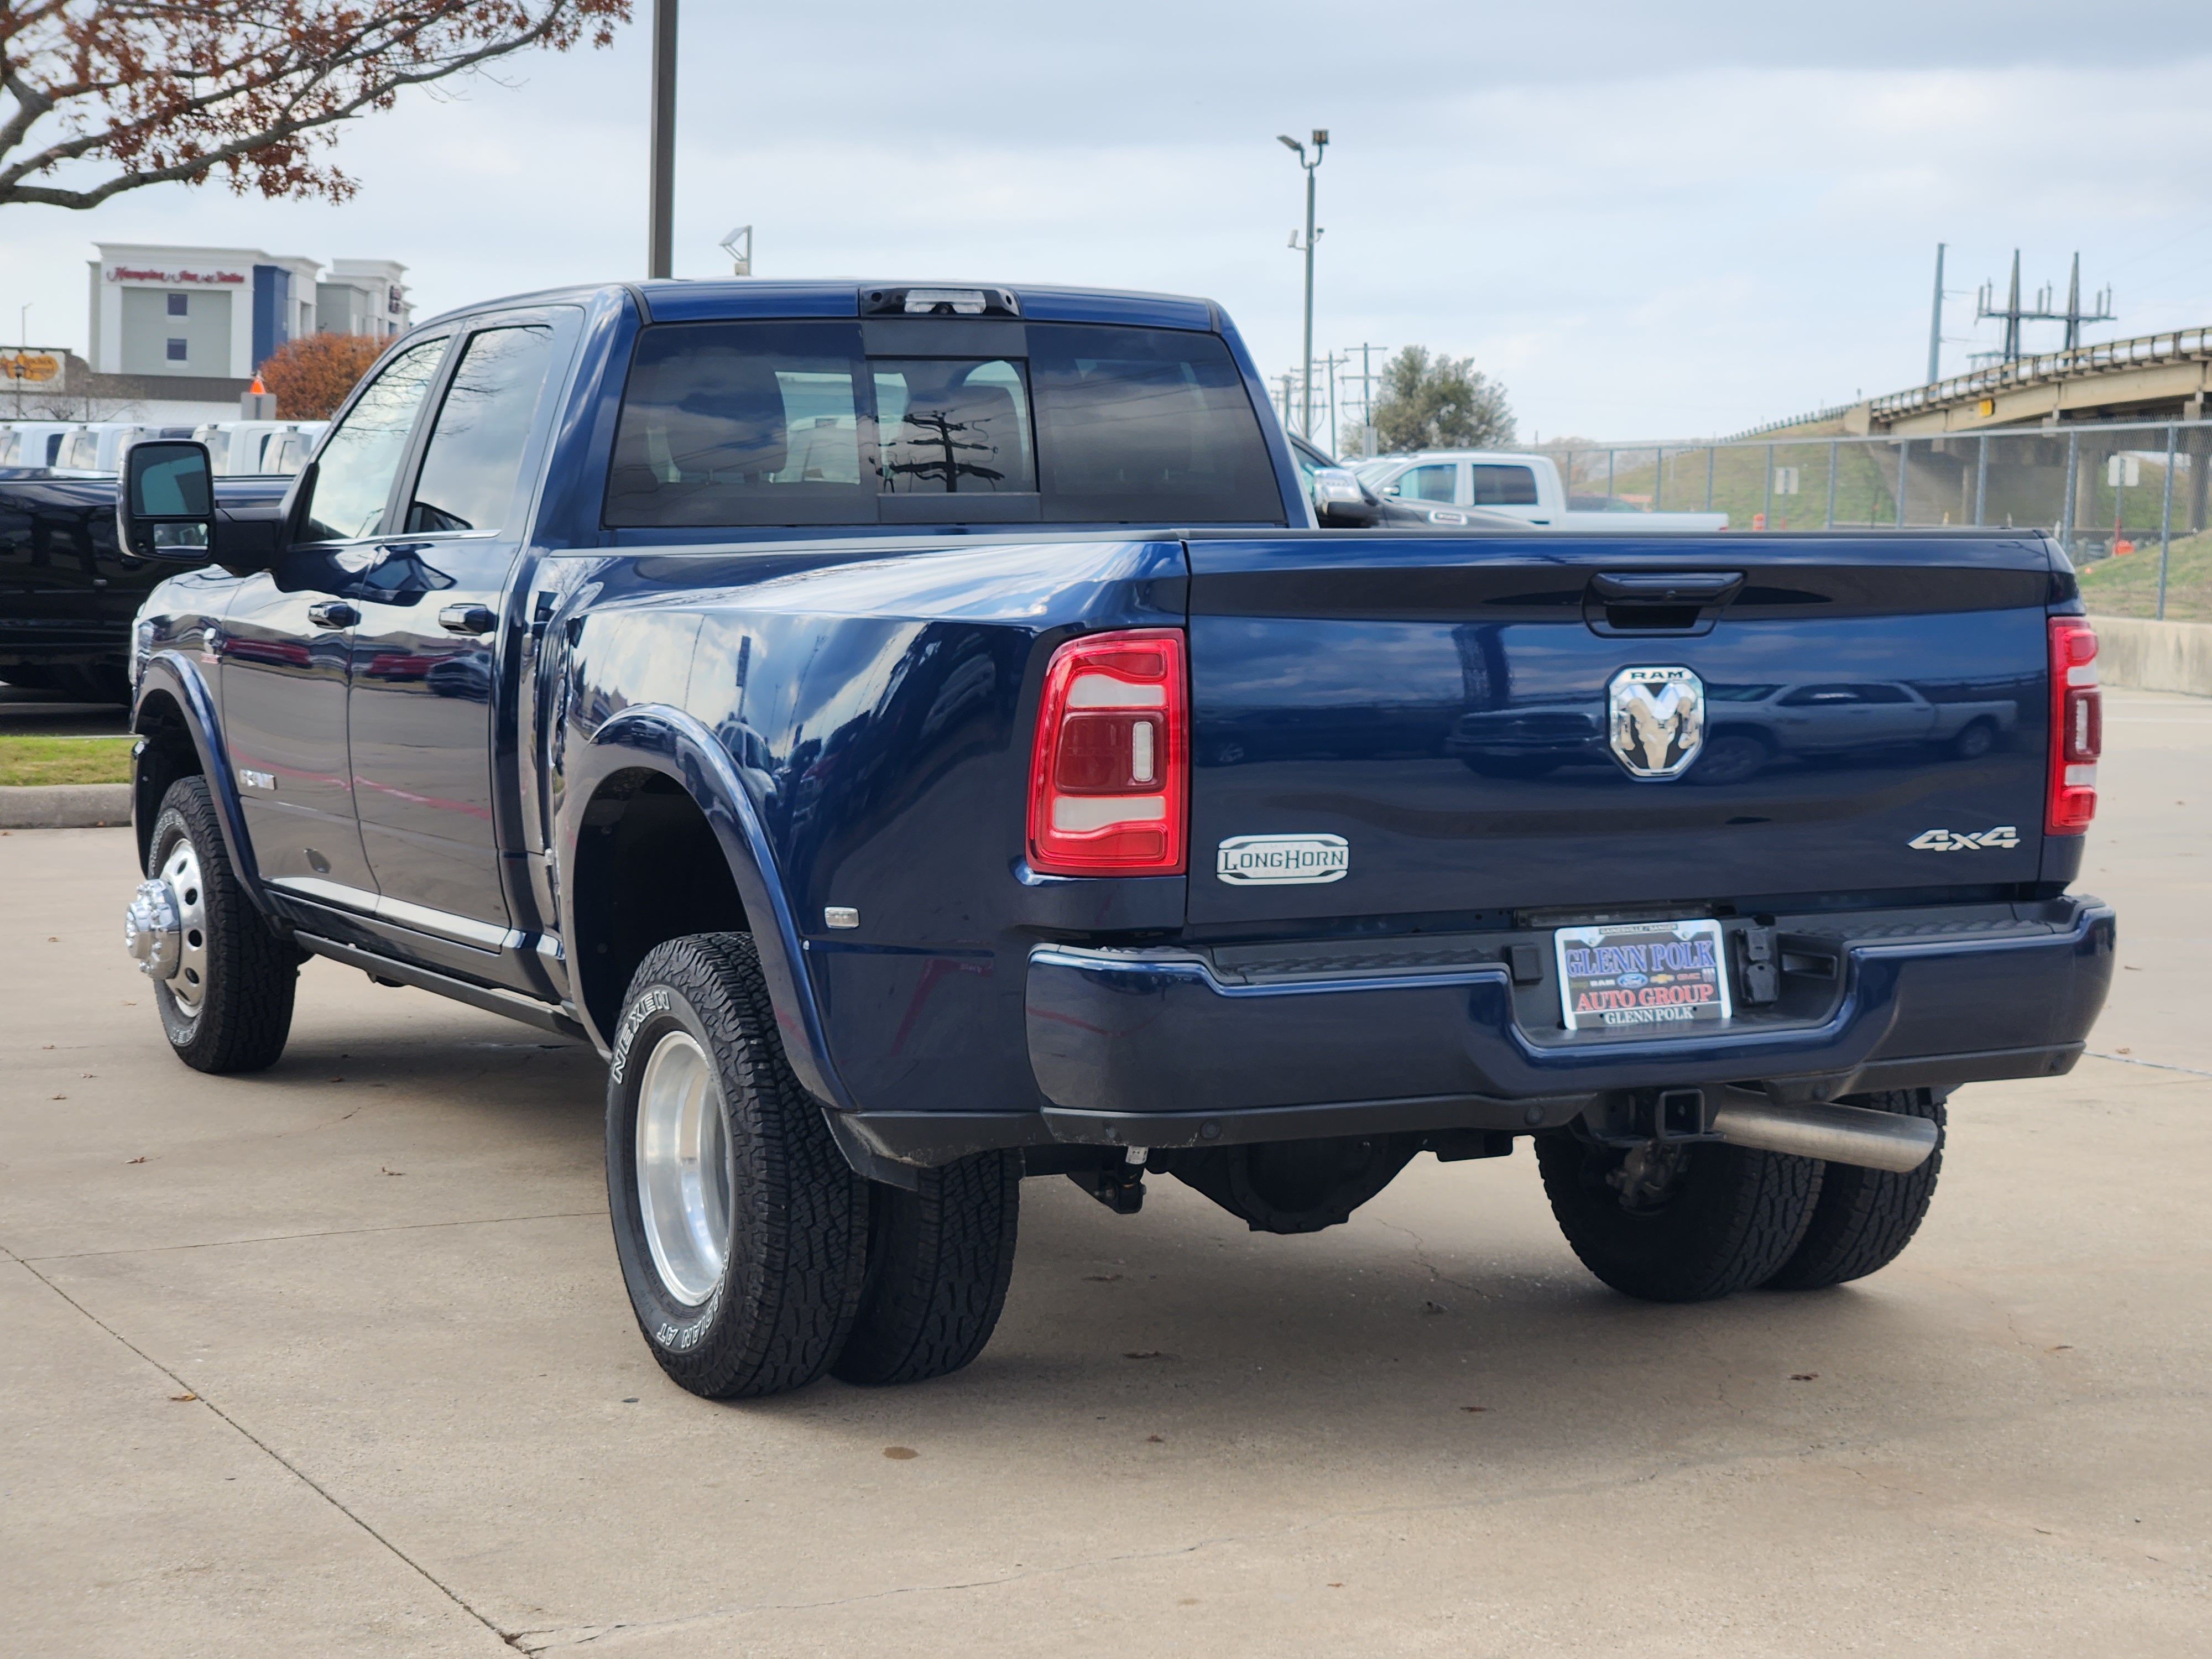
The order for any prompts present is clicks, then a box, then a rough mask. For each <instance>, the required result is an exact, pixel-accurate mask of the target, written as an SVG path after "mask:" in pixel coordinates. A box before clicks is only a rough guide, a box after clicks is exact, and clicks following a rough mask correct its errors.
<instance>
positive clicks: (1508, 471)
mask: <svg viewBox="0 0 2212 1659" xmlns="http://www.w3.org/2000/svg"><path fill="white" fill-rule="evenodd" d="M1474 504H1475V505H1476V506H1477V507H1534V506H1536V505H1537V501H1536V475H1535V474H1534V472H1533V471H1530V470H1529V469H1528V468H1527V467H1525V466H1492V465H1488V464H1486V463H1485V462H1480V461H1478V462H1476V463H1475V465H1474Z"/></svg>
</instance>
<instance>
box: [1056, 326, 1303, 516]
mask: <svg viewBox="0 0 2212 1659" xmlns="http://www.w3.org/2000/svg"><path fill="white" fill-rule="evenodd" d="M1029 342H1030V385H1031V386H1034V387H1035V388H1036V405H1037V465H1038V470H1039V472H1040V474H1041V475H1042V482H1043V486H1044V495H1045V501H1044V516H1045V517H1046V518H1047V519H1048V520H1059V521H1060V522H1063V523H1079V524H1080V523H1099V522H1103V523H1109V524H1111V523H1122V524H1127V523H1137V522H1145V521H1151V522H1155V523H1169V524H1176V523H1180V524H1218V523H1226V522H1235V521H1239V520H1243V521H1257V522H1260V523H1265V524H1280V523H1282V522H1283V501H1282V495H1281V493H1280V491H1279V489H1278V488H1277V486H1276V483H1275V472H1274V468H1273V466H1272V465H1270V464H1269V462H1268V459H1267V444H1266V442H1265V441H1264V440H1263V439H1262V438H1261V435H1260V422H1259V420H1258V418H1257V417H1256V416H1255V415H1254V414H1253V412H1252V400H1251V399H1250V398H1248V397H1247V396H1245V393H1244V385H1243V380H1242V379H1241V378H1239V376H1238V374H1237V365H1236V363H1235V362H1234V361H1233V360H1231V357H1230V356H1229V348H1228V346H1227V344H1226V343H1224V342H1223V341H1222V339H1221V338H1220V337H1218V335H1212V334H1186V333H1181V332H1176V331H1170V330H1167V329H1143V328H1073V327H1060V326H1057V325H1045V324H1032V325H1030V330H1029Z"/></svg>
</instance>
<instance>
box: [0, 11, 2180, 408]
mask: <svg viewBox="0 0 2212 1659" xmlns="http://www.w3.org/2000/svg"><path fill="white" fill-rule="evenodd" d="M637 4H638V7H639V24H638V25H636V26H633V27H632V28H630V29H629V31H628V32H626V33H625V35H624V37H623V40H622V42H621V44H620V45H619V46H617V47H616V48H615V49H614V50H612V51H611V52H590V51H588V50H580V51H578V52H575V53H574V54H572V55H570V56H568V57H567V58H525V59H518V60H514V61H513V62H512V63H511V64H509V65H508V67H507V70H506V71H505V72H504V73H503V75H502V77H501V79H502V81H503V82H504V84H501V83H495V82H489V81H483V82H476V83H473V84H471V85H468V86H466V87H465V88H462V89H460V90H459V92H458V93H457V94H454V95H450V96H446V97H440V98H433V97H429V96H417V97H415V98H413V99H411V100H410V101H408V102H407V103H406V104H404V106H402V107H401V108H400V109H399V110H398V111H396V112H392V113H391V114H387V115H382V116H378V117H374V118H369V119H367V120H364V121H362V122H360V123H358V124H356V125H354V126H353V127H351V128H349V130H347V131H346V132H345V133H344V135H343V138H342V140H341V147H340V150H339V156H340V161H341V164H342V165H343V166H344V167H346V168H347V169H348V170H349V172H351V173H353V174H354V175H355V176H356V178H357V179H358V180H359V181H360V184H361V193H360V195H359V196H358V197H356V200H355V201H354V202H353V203H351V204H349V205H348V206H346V207H344V208H342V209H340V208H331V207H326V206H320V205H301V204H271V203H267V202H263V201H261V200H259V199H258V198H255V199H252V200H246V199H241V198H239V197H233V196H231V195H229V194H228V193H227V192H226V191H223V190H222V189H221V188H220V187H211V188H208V189H203V190H197V191H193V190H189V189H185V188H183V187H179V186H167V187H164V188H162V189H160V190H154V191H139V192H134V193H131V194H128V195H125V196H123V197H118V198H115V199H113V200H112V201H110V202H109V203H107V204H106V205H104V206H102V207H100V209H98V210H94V211H93V212H90V213H66V212H63V211H59V210H48V209H42V208H22V207H9V208H0V332H3V333H5V334H6V335H7V336H8V337H10V338H12V337H14V335H15V330H16V325H17V307H20V306H21V305H22V304H23V303H25V302H26V301H28V302H31V304H32V306H33V309H32V311H31V312H30V313H29V334H30V337H31V338H32V340H33V342H34V343H51V344H61V345H69V346H71V347H73V348H75V349H82V348H83V345H84V342H85V336H86V317H85V307H86V301H85V288H86V283H85V264H84V261H85V260H86V259H88V258H90V257H91V252H92V249H91V244H92V242H93V241H94V240H114V241H153V242H179V243H195V244H209V245H228V246H241V245H242V246H258V247H264V248H267V249H269V250H270V251H271V252H280V253H300V254H305V255H307V257H309V258H319V259H325V260H327V259H330V258H344V257H352V258H397V259H400V260H403V261H404V262H405V263H406V264H408V265H409V266H410V281H411V282H412V283H413V284H414V289H415V294H416V298H417V300H418V301H420V303H421V306H422V307H423V308H422V309H419V310H418V312H417V314H418V315H428V313H429V312H430V311H432V310H435V309H437V308H440V307H446V306H448V305H455V304H460V303H465V302H467V301H475V300H477V299H482V298H485V297H488V296H491V295H497V294H500V293H503V292H510V291H516V290H521V289H532V288H539V287H544V286H546V285H549V284H552V283H566V282H570V281H590V280H596V279H605V278H615V277H623V276H635V275H637V274H639V273H640V272H641V270H642V269H643V263H644V223H645V209H644V189H643V180H644V173H645V112H646V104H647V54H646V45H647V34H646V30H645V28H644V27H642V25H643V22H644V20H645V18H646V16H647V13H648V12H649V6H650V0H637ZM682 73H683V88H682V93H681V96H680V99H679V146H680V149H679V156H678V201H677V239H676V244H677V252H676V270H677V274H678V276H709V275H713V274H715V273H716V272H717V271H719V270H724V269H726V265H725V264H724V260H723V256H722V255H721V253H720V252H719V251H718V249H717V248H716V246H715V245H716V243H717V242H718V241H719V240H720V239H721V237H722V235H723V234H724V233H726V231H728V230H729V229H730V228H732V226H733V225H737V224H739V223H744V222H750V223H751V224H753V225H754V226H755V235H756V239H757V241H756V246H757V258H756V264H755V267H754V268H755V270H756V271H757V272H758V273H759V274H762V275H771V276H839V275H859V276H877V277H896V276H928V277H936V276H944V277H969V278H973V279H991V280H995V281H1010V282H1015V283H1019V282H1022V281H1024V280H1028V281H1034V282H1052V283H1098V284H1103V285H1107V286H1113V287H1125V288H1146V289H1166V290H1170V291H1179V292H1186V293H1200V294H1206V295H1211V296H1212V297H1213V298H1215V299H1217V300H1218V301H1221V302H1222V303H1223V304H1225V306H1226V307H1228V308H1229V309H1230V311H1231V313H1232V314H1233V315H1234V316H1235V317H1236V318H1237V321H1238V323H1239V325H1240V326H1241V327H1242V328H1243V331H1244V333H1245V336H1246V337H1247V338H1248V340H1249V342H1250V343H1251V344H1252V347H1253V349H1254V351H1255V354H1256V355H1257V356H1258V357H1259V359H1260V361H1261V367H1262V368H1263V369H1265V370H1267V371H1268V372H1270V373H1273V372H1278V371H1280V370H1282V369H1284V368H1290V367H1291V365H1292V364H1293V363H1294V362H1295V360H1296V358H1297V352H1298V316H1299V305H1300V295H1301V290H1300V282H1301V264H1300V261H1299V258H1298V256H1297V254H1296V253H1294V252H1291V250H1290V249H1289V248H1288V247H1287V246H1286V245H1285V244H1286V242H1287V240H1288V233H1289V232H1290V230H1291V227H1292V226H1293V225H1294V224H1296V223H1297V222H1299V221H1300V219H1301V217H1302V215H1303V212H1304V198H1303V195H1302V190H1303V185H1302V181H1301V175H1300V174H1299V173H1298V171H1297V166H1296V165H1295V163H1294V161H1293V160H1292V158H1291V155H1289V154H1288V153H1287V152H1286V151H1285V150H1284V149H1282V147H1281V146H1280V145H1279V144H1278V143H1276V142H1275V137H1274V136H1275V134H1277V133H1279V132H1291V133H1294V134H1299V135H1303V134H1304V132H1305V131H1307V130H1308V129H1310V128H1312V127H1316V126H1326V127H1327V128H1328V129H1329V131H1330V133H1331V137H1332V138H1333V140H1334V142H1333V143H1332V145H1331V148H1330V149H1329V151H1328V161H1326V163H1325V164H1324V165H1323V167H1322V172H1321V175H1320V177H1321V191H1322V194H1321V203H1322V209H1321V222H1322V225H1323V226H1324V227H1325V228H1326V233H1327V234H1325V235H1324V236H1323V237H1322V240H1321V244H1320V276H1319V283H1318V297H1317V300H1316V353H1317V354H1319V353H1321V352H1322V351H1324V350H1326V349H1330V348H1335V349H1342V348H1345V347H1347V346H1356V345H1358V343H1361V342H1362V341H1366V342H1370V343H1375V344H1378V345H1383V346H1393V347H1395V346H1400V345H1404V344H1407V343H1421V344H1425V345H1427V346H1430V347H1431V348H1434V349H1438V350H1442V351H1448V352H1451V353H1453V354H1455V355H1469V356H1473V357H1474V359H1475V360H1476V362H1477V364H1478V366H1479V367H1480V368H1483V369H1484V370H1485V371H1486V372H1488V373H1490V374H1493V375H1495V376H1497V377H1498V378H1499V379H1501V380H1504V383H1505V385H1506V386H1507V387H1508V389H1509V391H1510V394H1511V398H1512V402H1513V404H1514V407H1515V409H1516V412H1517V414H1518V416H1519V418H1520V422H1521V430H1522V436H1523V437H1524V438H1527V437H1530V436H1533V435H1536V434H1540V433H1541V434H1544V435H1561V434H1566V433H1573V434H1577V435H1584V436H1594V437H1602V438H1615V439H1626V438H1631V437H1636V436H1654V435H1658V436H1675V435H1681V436H1689V435H1703V434H1709V433H1715V432H1727V431H1731V430H1735V429H1738V428H1744V427H1747V426H1751V425H1753V424H1756V423H1759V422H1765V421H1768V420H1772V419H1776V418H1779V417H1782V416H1790V415H1793V414H1796V413H1799V412H1802V411H1804V410H1810V409H1814V408H1816V407H1820V406H1822V405H1825V404H1831V403H1836V402H1840V401H1844V400H1848V399H1849V398H1851V397H1853V396H1854V395H1855V394H1856V393H1857V392H1860V391H1862V390H1863V391H1864V392H1868V393H1873V392H1883V391H1889V390H1894V389H1896V388H1898V387H1901V386H1909V385H1912V384H1915V383H1917V381H1918V380H1920V379H1921V378H1922V377H1923V371H1924V368H1925V364H1926V358H1927V337H1928V320H1929V297H1930V293H1929V290H1930V288H1931V285H1932V278H1933V263H1934V257H1935V249H1936V243H1937V242H1939V241H1943V242H1948V244H1949V245H1950V256H1949V264H1948V280H1947V283H1946V286H1947V287H1948V288H1949V289H1953V290H1955V292H1954V295H1953V297H1952V299H1951V301H1950V302H1949V304H1950V309H1949V311H1948V314H1947V324H1946V327H1945V333H1946V335H1947V336H1948V337H1953V338H1954V341H1955V343H1951V344H1948V345H1947V346H1946V347H1945V356H1944V365H1945V370H1946V372H1947V373H1948V372H1951V371H1952V370H1953V369H1954V368H1963V367H1965V365H1966V357H1967V356H1968V354H1969V353H1970V352H1971V351H1973V350H1976V349H1985V348H1986V347H1987V346H1988V345H1990V343H1993V339H1994V328H1993V326H1992V325H1987V324H1984V325H1978V326H1977V325H1975V324H1974V322H1973V320H1972V313H1973V297H1974V296H1973V290H1974V289H1975V288H1976V287H1977V286H1978V284H1979V283H1981V282H1983V281H1984V280H1985V279H1994V280H1996V281H1997V282H1999V283H2002V280H2003V277H2004V275H2005V272H2006V269H2007V267H2008V263H2009V260H2010V258H2011V253H2012V250H2013V249H2014V248H2015V246H2018V247H2019V248H2020V249H2021V251H2022V256H2023V264H2022V269H2023V276H2024V282H2025V284H2026V286H2027V288H2029V289H2033V288H2035V287H2037V286H2039V284H2041V283H2045V282H2051V283H2054V284H2056V285H2057V287H2058V288H2059V289H2060V290H2061V295H2062V297H2063V286H2064V282H2065V277H2066V269H2067V262H2068V260H2069V257H2070V255H2071V254H2072V253H2073V252H2075V250H2076V249H2078V250H2080V252H2081V256H2082V275H2083V282H2084V285H2085V288H2088V289H2095V288H2100V287H2102V286H2104V285H2106V283H2110V284H2111V285H2112V287H2113V288H2114V289H2115V290H2116V295H2115V299H2116V308H2117V309H2118V313H2119V315H2118V321H2117V322H2115V323H2112V324H2107V325H2102V326H2100V327H2099V328H2097V329H2094V330H2093V331H2091V337H2093V338H2096V337H2115V336H2120V335H2129V334H2136V333H2144V332H2149V331H2154V330H2159V329H2163V328H2170V327H2175V326H2191V325H2212V171H2208V168H2207V166H2206V161H2205V158H2206V157H2207V156H2208V155H2212V9H2208V8H2207V7H2206V6H2204V5H2203V3H2202V0H2194V3H2191V0H2141V3H2138V4H2136V5H2134V6H2131V7H2130V8H2129V9H2128V10H2127V12H2126V15H2125V19H2124V27H2123V26H2121V24H2120V23H2119V22H2118V21H2117V20H2116V19H2115V18H2114V17H2113V16H2112V15H2100V14H2097V13H2096V12H2094V11H2093V10H2084V9H2081V7H2079V6H2078V5H2065V6H2061V5H2058V4H2055V3H2048V0H2017V3H2009V4H2003V5H1996V4H1960V3H1945V0H1933V3H1930V0H1917V3H1906V0H1862V3H1860V4H1858V5H1857V6H1855V7H1852V8H1850V9H1848V11H1847V12H1838V11H1836V10H1833V9H1821V8H1812V7H1807V8H1803V9H1798V8H1796V7H1774V6H1771V5H1728V6H1722V5H1710V4H1709V5H1705V6H1693V7H1689V8H1667V7H1660V6H1655V5H1650V4H1635V3H1621V0H1595V3H1589V0H1585V3H1580V4H1574V5H1569V6H1562V7H1557V8H1547V7H1528V6H1516V7H1512V8H1510V9H1509V8H1505V7H1501V6H1495V5H1486V4H1468V3H1431V0H1401V3H1399V4H1397V5H1395V6H1393V7H1390V8H1388V9H1377V11H1376V12H1375V13H1372V14H1367V13H1363V12H1361V11H1359V10H1358V9H1354V8H1351V7H1347V6H1344V5H1342V4H1337V5H1334V6H1324V5H1318V4H1310V3H1305V0H1281V3H1276V4H1273V5H1270V6H1265V7H1262V6H1257V5H1250V4H1245V5H1234V4H1226V3H1221V0H1175V3H1167V0H1121V3H1118V4H1115V5H1113V6H1110V7H1106V6H1097V5H1092V6H1083V7H1075V6H1061V7H1056V8H1048V7H1036V8H1030V9H1003V8H992V7H975V6H942V7H927V6H915V7H904V8H896V9H894V8H865V7H857V6H851V5H836V6H790V5H783V6H762V7H746V6H738V5H734V4H726V3H721V4H718V3H708V0H690V4H689V5H687V6H686V7H685V9H684V47H683V68H682ZM2055 332H2056V331H2055V330H2053V329H2051V328H2049V327H2045V328H2041V329H2032V330H2031V332H2030V336H2029V339H2030V343H2031V345H2037V344H2041V343H2047V342H2050V341H2051V339H2052V337H2054V335H2055Z"/></svg>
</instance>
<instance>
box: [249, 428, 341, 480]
mask: <svg viewBox="0 0 2212 1659" xmlns="http://www.w3.org/2000/svg"><path fill="white" fill-rule="evenodd" d="M328 424H329V422H325V421H315V422H301V425H300V428H299V429H298V430H297V431H294V432H287V433H285V434H284V435H283V436H281V437H274V438H271V439H270V441H269V447H267V449H265V450H264V452H263V453H262V460H261V466H262V471H264V472H270V473H276V474H281V475H282V476H283V477H291V476H292V475H293V474H294V473H295V472H297V471H299V470H300V469H301V467H303V466H305V465H307V458H308V457H309V456H311V455H313V453H315V442H316V441H317V440H318V439H319V438H320V437H321V436H322V435H323V428H325V426H327V425H328Z"/></svg>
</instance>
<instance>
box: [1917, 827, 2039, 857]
mask: <svg viewBox="0 0 2212 1659" xmlns="http://www.w3.org/2000/svg"><path fill="white" fill-rule="evenodd" d="M1905 845H1906V846H1907V847H1910V848H1911V849H1912V850H1913V851H1914V852H1916V853H1980V852H1986V851H1990V850H1991V849H2001V850H2007V851H2008V850H2010V849H2011V848H2015V847H2017V846H2019V845H2020V829H2019V827H2018V826H2017V825H2015V824H2010V823H2001V824H1999V825H1997V827H1996V829H1984V830H1981V831H1979V832H1977V831H1974V830H1972V829H1923V830H1922V831H1921V832H1920V833H1919V834H1918V835H1917V836H1914V837H1913V838H1912V839H1911V841H1908V842H1905Z"/></svg>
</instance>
